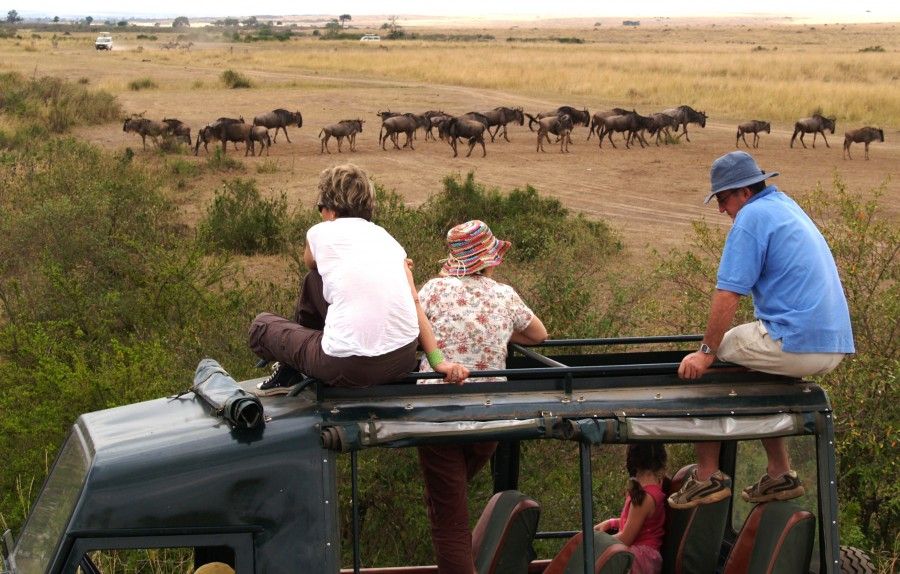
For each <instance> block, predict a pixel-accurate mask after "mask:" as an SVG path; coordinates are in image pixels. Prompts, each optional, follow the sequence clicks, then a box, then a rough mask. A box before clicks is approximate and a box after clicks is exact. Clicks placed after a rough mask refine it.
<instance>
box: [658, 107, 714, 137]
mask: <svg viewBox="0 0 900 574" xmlns="http://www.w3.org/2000/svg"><path fill="white" fill-rule="evenodd" d="M662 113H664V114H666V115H667V116H672V117H673V118H675V119H676V120H677V121H678V126H683V127H684V133H683V134H679V135H678V136H677V138H676V139H680V138H681V136H682V135H684V139H686V140H687V141H691V138H690V136H688V129H687V127H688V124H699V125H700V127H701V128H705V127H706V119H707V115H706V112H698V111H697V110H695V109H694V108H692V107H691V106H678V107H677V108H670V109H668V110H663V111H662ZM675 131H676V132H677V131H678V127H676V128H675Z"/></svg>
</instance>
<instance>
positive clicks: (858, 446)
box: [801, 176, 900, 556]
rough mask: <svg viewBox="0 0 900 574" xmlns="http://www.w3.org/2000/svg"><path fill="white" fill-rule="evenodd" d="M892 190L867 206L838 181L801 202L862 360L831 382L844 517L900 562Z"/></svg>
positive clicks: (899, 332)
mask: <svg viewBox="0 0 900 574" xmlns="http://www.w3.org/2000/svg"><path fill="white" fill-rule="evenodd" d="M886 187H887V183H885V184H883V185H882V186H881V187H880V188H879V189H877V190H875V191H874V192H873V193H872V194H871V196H870V197H868V198H864V197H862V196H859V195H855V194H852V193H850V192H849V191H847V189H846V185H845V184H844V182H843V181H842V180H841V179H840V178H839V177H837V176H836V177H835V180H834V182H833V184H832V191H831V193H826V192H824V191H823V190H822V189H821V188H820V189H817V190H816V191H815V192H814V193H812V194H810V195H808V196H805V197H804V198H802V200H801V202H802V204H803V206H804V209H806V210H807V212H808V213H809V214H810V215H811V216H812V217H814V218H815V220H816V221H817V222H818V223H819V225H820V227H821V229H822V233H823V234H824V235H825V238H826V239H827V240H828V244H829V245H830V246H831V250H832V252H833V253H834V257H835V260H836V261H837V264H838V268H839V269H840V273H841V280H842V282H843V285H844V291H845V292H846V294H847V301H848V303H849V304H850V318H851V320H852V322H853V335H854V340H855V343H856V355H854V356H853V357H851V358H849V359H847V360H845V361H844V362H843V363H842V364H841V367H840V368H838V369H837V370H835V371H834V372H832V373H830V374H828V375H827V376H825V377H824V379H823V383H824V384H825V385H826V386H827V388H828V390H829V394H830V395H831V399H832V401H833V402H834V405H835V432H836V434H837V436H838V442H837V454H838V459H839V462H840V463H841V464H840V476H839V478H840V482H839V483H838V485H839V488H840V495H841V499H842V502H843V503H844V505H843V506H842V507H841V510H842V513H847V512H849V513H852V514H850V516H853V517H854V519H849V520H848V519H847V518H846V517H845V520H844V522H848V523H849V524H848V527H853V526H858V528H859V531H860V532H861V534H862V535H863V536H864V537H865V540H866V541H867V542H868V544H866V546H867V547H870V548H874V549H876V550H878V551H881V552H885V553H888V554H893V555H894V556H898V555H900V531H898V529H897V525H898V524H900V484H898V482H897V480H896V477H897V475H898V474H900V459H898V457H897V456H896V453H897V445H898V444H900V426H898V421H900V406H898V404H897V401H896V400H892V399H891V397H894V398H896V397H898V396H900V329H898V322H897V318H898V317H900V226H898V224H897V220H896V218H891V217H889V216H888V215H887V214H885V213H883V211H882V210H881V208H880V205H879V203H880V201H881V199H882V197H883V195H884V193H885V190H886Z"/></svg>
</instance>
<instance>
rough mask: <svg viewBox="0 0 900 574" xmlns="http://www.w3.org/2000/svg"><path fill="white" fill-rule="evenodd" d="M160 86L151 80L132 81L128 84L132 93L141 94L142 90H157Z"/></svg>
mask: <svg viewBox="0 0 900 574" xmlns="http://www.w3.org/2000/svg"><path fill="white" fill-rule="evenodd" d="M158 87H159V86H157V85H156V82H154V81H153V80H151V79H150V78H140V79H138V80H131V81H130V82H128V89H129V90H131V91H132V92H139V91H140V90H149V89H155V88H158Z"/></svg>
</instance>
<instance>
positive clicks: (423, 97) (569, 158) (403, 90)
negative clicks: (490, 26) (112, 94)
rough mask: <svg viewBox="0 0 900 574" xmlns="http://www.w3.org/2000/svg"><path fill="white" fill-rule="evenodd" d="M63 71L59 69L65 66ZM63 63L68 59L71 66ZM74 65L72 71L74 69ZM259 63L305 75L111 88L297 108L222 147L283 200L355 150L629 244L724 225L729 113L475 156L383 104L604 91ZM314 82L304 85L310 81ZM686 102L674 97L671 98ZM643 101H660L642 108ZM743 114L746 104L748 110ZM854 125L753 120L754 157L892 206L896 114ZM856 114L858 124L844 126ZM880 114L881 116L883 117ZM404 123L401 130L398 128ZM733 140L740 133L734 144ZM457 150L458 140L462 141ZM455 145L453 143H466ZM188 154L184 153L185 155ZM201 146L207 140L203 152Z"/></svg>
mask: <svg viewBox="0 0 900 574" xmlns="http://www.w3.org/2000/svg"><path fill="white" fill-rule="evenodd" d="M110 56H112V57H111V58H108V59H105V63H104V66H105V70H104V72H105V73H107V74H115V73H116V69H115V66H122V69H121V70H118V73H121V74H123V75H125V77H132V76H140V75H146V76H148V77H153V78H165V79H167V80H169V81H171V80H172V79H173V78H174V79H178V80H179V81H183V82H184V83H185V85H186V86H189V83H190V78H192V77H208V76H212V77H215V75H216V74H217V73H218V71H217V70H214V69H210V68H206V69H202V68H183V67H179V66H170V65H167V64H166V62H165V61H160V60H154V61H151V62H146V63H145V66H146V68H147V69H146V70H134V69H128V71H126V66H128V65H133V63H131V64H129V62H126V61H119V60H117V59H116V58H115V56H116V54H115V53H113V54H110ZM61 73H62V74H65V73H66V71H65V70H62V71H61ZM69 73H70V74H71V73H72V72H71V71H70V72H69ZM79 73H83V72H75V74H76V75H78V74H79ZM266 77H267V78H269V79H271V80H272V82H273V83H274V84H276V85H281V86H284V85H288V84H290V83H291V82H292V81H293V82H296V84H297V85H301V86H305V87H297V88H277V89H267V88H266V87H264V86H259V87H256V88H253V89H249V90H228V89H224V88H221V87H205V88H201V89H191V88H189V87H186V88H185V89H184V90H183V91H179V92H178V93H177V94H173V93H172V91H170V90H142V91H137V92H133V91H123V92H122V93H119V94H117V95H118V97H119V100H120V101H121V103H122V104H123V107H124V109H125V110H126V112H145V114H146V116H147V117H150V118H157V119H159V118H162V117H177V118H179V119H181V120H183V121H185V122H186V123H187V124H189V125H190V126H192V127H193V128H194V133H196V131H197V129H198V128H200V127H201V126H203V125H205V124H206V123H208V122H210V121H212V120H213V119H215V118H217V117H219V116H238V115H242V116H243V117H244V118H246V119H247V120H248V121H250V120H252V118H253V116H254V115H257V114H260V113H263V112H266V111H269V110H271V109H274V108H278V107H283V108H287V109H290V110H297V109H299V110H300V111H301V112H302V113H303V118H304V125H303V127H302V128H300V129H297V128H296V127H293V128H289V135H290V137H291V140H292V143H288V142H287V141H286V140H285V138H284V136H283V135H279V137H278V143H277V144H275V145H274V146H272V148H271V155H270V156H269V157H265V156H264V157H262V158H259V157H257V158H246V159H245V158H244V157H243V153H242V152H240V153H238V154H235V152H233V151H231V150H230V151H229V152H228V154H229V156H233V157H236V158H239V159H240V160H241V161H243V162H245V165H246V166H247V174H246V175H248V176H252V177H255V178H256V179H257V180H258V181H259V183H260V188H261V189H262V190H264V192H265V193H279V192H282V191H283V192H285V193H286V194H287V196H288V199H289V200H290V201H305V202H312V201H313V199H312V198H313V196H314V190H315V183H316V180H317V174H318V173H319V172H320V171H321V170H322V169H324V168H325V167H328V166H330V165H333V164H334V163H337V162H343V161H350V162H354V163H357V164H359V165H361V166H363V167H364V168H365V169H366V170H368V171H369V173H370V174H372V176H373V177H374V178H375V179H376V180H377V181H378V182H380V183H382V184H384V185H385V186H386V187H387V188H390V189H394V190H396V191H397V192H399V193H400V194H402V195H403V196H404V197H405V198H406V200H407V201H409V202H410V203H413V204H417V203H420V202H421V201H423V200H425V199H426V198H427V197H428V196H429V195H431V194H433V193H436V192H438V191H439V190H440V189H441V180H442V179H443V178H444V177H445V176H447V175H450V174H460V175H462V176H464V175H465V174H466V173H468V172H469V171H472V172H474V173H475V177H476V181H478V182H481V183H483V184H486V185H488V186H490V187H498V188H500V189H502V190H510V189H513V188H515V187H523V186H526V185H531V186H533V187H535V188H536V189H537V190H538V191H539V192H540V193H541V194H549V195H552V196H555V197H558V198H559V199H560V200H561V201H562V202H563V203H564V205H566V206H567V207H569V208H571V209H573V210H576V211H579V212H582V213H584V214H585V215H586V216H588V217H595V218H602V219H604V220H606V221H607V222H608V223H610V224H611V225H612V226H613V227H614V228H615V229H616V230H618V231H619V232H620V233H621V235H622V238H623V239H624V241H625V243H626V245H627V246H628V247H629V248H632V249H636V250H638V251H643V250H644V249H646V248H647V247H648V246H653V247H661V248H663V249H665V248H666V247H668V246H675V245H679V244H681V243H682V242H683V241H684V239H685V236H686V234H687V233H689V231H690V223H691V221H694V220H696V219H698V218H701V217H705V218H706V219H707V220H708V221H710V222H713V223H716V224H721V225H728V224H729V221H728V220H727V218H726V217H725V216H724V215H719V214H718V213H717V211H716V208H715V206H714V205H707V206H704V205H703V204H702V203H701V201H702V199H703V197H704V194H705V192H706V191H707V189H708V186H709V184H708V170H709V166H710V163H711V162H712V161H713V160H714V159H715V158H716V157H718V156H719V155H720V154H722V153H725V152H728V151H730V150H733V149H735V126H736V124H737V123H738V121H737V120H734V119H723V116H726V113H725V112H722V111H718V110H706V111H707V113H708V114H709V116H710V119H709V121H708V122H707V125H706V127H705V128H704V129H701V128H700V127H699V126H697V125H691V126H690V127H689V134H690V138H691V141H690V142H687V141H681V142H680V143H678V144H677V145H668V146H659V147H657V146H656V145H653V144H651V145H650V146H649V147H648V148H646V149H641V148H640V147H637V148H634V147H633V148H632V149H625V147H624V145H623V144H622V143H621V139H617V145H618V146H619V147H618V149H613V148H612V147H611V146H609V145H608V143H604V146H603V148H602V149H600V148H599V147H598V145H597V139H596V138H592V139H591V141H589V142H587V141H585V138H586V137H587V133H588V132H587V128H584V127H577V128H576V129H575V131H574V132H573V142H574V143H573V145H571V146H570V153H567V154H561V153H559V149H558V146H545V147H546V149H547V150H548V151H547V152H546V153H540V152H536V151H535V147H536V134H534V133H532V132H530V131H529V130H528V127H527V121H526V125H525V126H518V125H516V126H510V129H509V137H510V140H512V141H511V142H510V143H507V142H505V141H497V142H493V143H492V142H488V143H487V157H484V158H482V157H481V150H480V148H478V149H476V150H475V151H474V152H473V154H472V157H470V158H466V157H459V158H453V157H452V152H451V150H450V147H449V146H448V145H447V144H446V143H443V142H440V141H437V142H434V141H428V142H426V141H425V140H424V138H423V137H422V136H421V135H420V136H419V139H417V140H416V141H415V150H411V149H402V150H396V149H392V147H391V145H390V143H389V144H388V149H387V150H386V151H383V150H382V149H381V148H380V147H378V144H377V141H378V131H379V127H380V120H379V118H378V117H377V116H376V112H378V111H379V110H387V109H390V110H392V111H400V112H405V111H413V112H423V111H425V110H430V109H439V110H443V111H445V112H448V113H451V114H459V113H464V112H467V111H472V110H484V109H490V108H492V107H495V106H500V105H506V106H522V107H523V108H524V109H525V111H527V112H529V113H537V112H540V111H544V110H550V109H553V108H555V107H557V106H559V105H564V104H566V105H572V106H575V107H578V108H584V107H588V108H590V110H591V112H594V111H597V110H600V109H605V108H607V107H611V106H610V105H609V104H608V103H604V102H592V101H584V102H574V101H558V100H554V99H551V98H546V99H535V98H527V97H521V96H517V95H515V94H506V93H500V92H494V91H489V90H480V89H471V88H466V87H459V86H443V85H425V84H421V83H414V82H409V83H404V82H395V81H378V80H366V79H348V78H341V77H331V78H329V77H323V76H319V75H313V76H310V75H302V74H293V73H291V74H289V73H278V72H267V73H266ZM310 86H312V89H310ZM679 103H690V102H673V103H672V104H673V105H677V104H679ZM639 111H641V112H644V113H649V112H651V111H657V110H639ZM727 117H730V118H741V114H740V112H739V111H736V110H735V111H729V112H728V113H727ZM356 118H361V119H363V120H365V122H366V123H365V126H364V131H363V133H362V134H361V135H360V136H359V138H358V141H357V148H358V151H357V152H355V153H349V152H347V147H348V146H345V151H344V153H342V154H337V153H336V146H335V145H334V142H332V143H331V147H332V151H333V152H334V153H332V154H331V155H327V154H326V155H320V153H319V149H320V145H319V139H318V133H319V130H320V129H321V128H322V127H323V126H325V125H327V124H330V123H334V122H336V121H338V120H341V119H356ZM746 119H749V118H741V120H746ZM850 127H851V126H847V125H841V123H840V121H839V122H838V126H837V133H835V134H834V135H831V134H829V135H828V141H829V143H830V144H831V147H830V148H827V147H826V146H825V144H824V142H822V140H821V138H819V139H818V141H817V144H816V148H815V149H813V148H812V147H811V138H810V137H807V140H808V141H807V145H809V146H810V147H809V149H803V147H802V146H800V145H799V144H795V146H794V149H790V148H789V142H790V136H791V132H792V129H793V128H792V126H788V125H774V126H773V130H772V133H771V134H762V139H761V143H760V146H759V149H758V150H751V152H752V153H753V154H754V156H755V157H756V158H757V161H758V162H759V164H760V165H761V166H762V168H763V169H766V170H767V171H778V172H780V173H781V176H780V177H778V178H775V179H773V180H772V181H773V182H774V183H777V184H778V185H779V186H780V187H781V188H782V189H783V190H785V191H787V192H789V193H795V194H797V193H801V192H807V191H811V190H814V189H815V188H816V186H817V185H822V186H823V187H826V188H827V187H830V186H831V185H832V181H833V179H834V177H835V176H836V175H837V176H839V177H840V178H841V179H843V181H845V182H846V184H847V187H848V189H850V190H852V191H855V192H868V191H869V190H871V189H874V188H876V187H878V186H880V185H881V184H882V183H884V182H887V183H886V193H885V196H884V198H883V200H882V203H883V205H884V207H885V209H886V210H887V211H888V212H890V213H892V214H894V215H897V214H898V213H900V177H898V176H900V143H898V136H900V134H898V133H897V130H896V128H894V129H893V130H891V129H885V139H886V141H885V142H884V143H881V142H878V143H874V144H872V147H871V150H870V156H871V160H870V161H865V160H864V159H863V148H862V146H861V145H860V144H856V145H854V146H853V148H852V152H853V156H854V159H853V160H852V161H851V160H844V159H842V157H841V156H842V153H841V152H842V150H841V147H842V142H843V132H844V131H845V130H846V129H849V128H850ZM852 127H858V126H852ZM885 127H886V128H887V126H885ZM78 135H79V136H80V137H84V138H86V139H88V140H90V141H93V142H96V143H98V144H100V145H102V146H104V147H107V148H110V149H123V148H125V147H126V146H128V147H131V148H132V149H134V150H135V151H136V152H138V157H139V158H141V157H145V158H146V159H147V161H152V158H153V157H155V155H154V154H153V153H152V152H151V151H148V152H147V153H146V154H144V152H142V151H141V146H140V139H139V138H138V137H137V136H135V135H133V134H124V133H123V132H122V127H121V124H112V125H108V126H101V127H99V128H98V127H93V128H90V129H81V130H79V132H78ZM402 139H403V138H402V137H401V141H402ZM741 146H742V147H741V149H745V148H744V147H743V143H742V144H741ZM460 149H461V151H463V153H464V151H465V149H466V146H465V145H461V146H460ZM461 155H462V154H461ZM188 159H189V160H190V161H194V159H193V156H190V157H189V158H188ZM203 160H204V152H203V151H202V150H201V151H200V158H199V160H197V161H203ZM263 162H267V163H266V165H268V166H270V167H271V166H272V164H273V163H274V164H276V165H277V171H275V172H274V173H257V170H256V166H258V165H260V164H262V163H263ZM207 179H208V180H209V182H210V183H211V185H205V184H203V183H201V182H200V181H197V180H193V181H190V182H189V185H188V187H187V189H186V191H184V192H182V193H183V197H181V198H180V201H179V203H181V204H182V205H183V209H184V214H185V219H186V221H187V222H189V223H190V222H192V221H195V220H196V218H197V216H198V215H199V214H201V213H202V212H203V210H204V209H205V206H206V205H207V204H208V202H209V200H210V199H211V197H212V194H213V189H214V187H215V186H214V185H212V184H214V183H216V182H218V181H220V180H221V179H222V175H221V174H213V175H210V176H207Z"/></svg>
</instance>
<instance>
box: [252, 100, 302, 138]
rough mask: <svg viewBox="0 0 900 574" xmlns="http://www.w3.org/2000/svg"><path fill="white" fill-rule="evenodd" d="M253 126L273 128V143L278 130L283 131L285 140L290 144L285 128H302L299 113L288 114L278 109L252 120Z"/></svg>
mask: <svg viewBox="0 0 900 574" xmlns="http://www.w3.org/2000/svg"><path fill="white" fill-rule="evenodd" d="M253 125H255V126H264V127H266V128H269V129H272V128H275V137H273V138H272V141H273V142H277V141H278V130H284V137H285V138H287V141H288V143H291V138H289V137H288V133H287V126H293V125H296V126H297V127H298V128H302V127H303V116H302V115H301V114H300V112H299V111H298V112H289V111H287V110H283V109H281V108H278V109H277V110H272V111H271V112H269V113H267V114H263V115H261V116H256V117H255V118H253Z"/></svg>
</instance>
